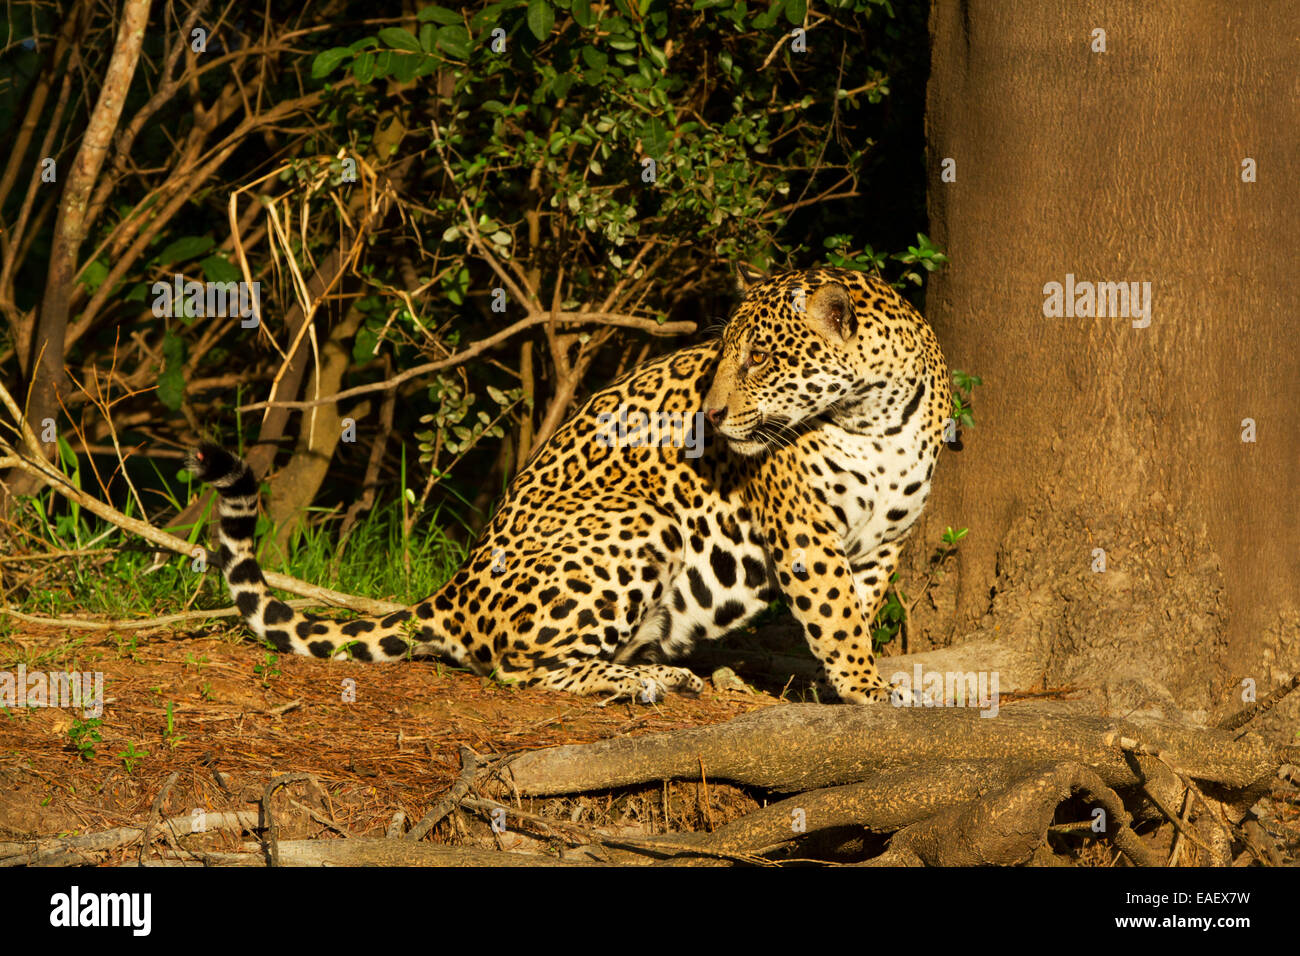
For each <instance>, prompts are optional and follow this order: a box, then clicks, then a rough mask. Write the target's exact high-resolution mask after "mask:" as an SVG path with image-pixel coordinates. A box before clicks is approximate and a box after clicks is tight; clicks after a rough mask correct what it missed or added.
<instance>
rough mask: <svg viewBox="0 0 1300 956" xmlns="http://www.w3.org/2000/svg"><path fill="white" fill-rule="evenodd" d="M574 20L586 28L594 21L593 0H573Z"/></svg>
mask: <svg viewBox="0 0 1300 956" xmlns="http://www.w3.org/2000/svg"><path fill="white" fill-rule="evenodd" d="M572 13H573V20H574V22H575V23H577V24H578V26H580V27H582V28H583V29H584V30H586V29H589V28H590V27H591V24H592V23H593V22H594V21H593V19H592V16H591V0H573V9H572Z"/></svg>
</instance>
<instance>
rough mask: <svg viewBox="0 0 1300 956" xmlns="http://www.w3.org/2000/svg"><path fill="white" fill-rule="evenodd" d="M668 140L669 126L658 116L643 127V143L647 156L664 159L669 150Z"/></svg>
mask: <svg viewBox="0 0 1300 956" xmlns="http://www.w3.org/2000/svg"><path fill="white" fill-rule="evenodd" d="M668 142H669V140H668V127H666V126H665V125H664V122H663V120H661V119H659V118H658V117H655V118H654V119H651V120H650V121H649V122H648V123H646V124H645V125H644V126H642V127H641V145H642V146H643V147H644V148H645V151H646V155H647V156H652V157H654V158H655V159H662V158H663V155H664V154H665V153H666V152H668Z"/></svg>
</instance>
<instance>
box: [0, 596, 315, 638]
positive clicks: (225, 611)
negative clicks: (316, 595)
mask: <svg viewBox="0 0 1300 956" xmlns="http://www.w3.org/2000/svg"><path fill="white" fill-rule="evenodd" d="M285 603H286V604H288V605H289V606H290V607H319V606H320V605H321V603H322V602H320V601H309V600H307V599H306V598H295V599H294V600H292V601H286V602H285ZM239 615H240V612H239V608H236V607H222V608H215V609H213V610H209V611H182V612H180V613H178V614H164V615H162V616H161V617H147V618H139V619H121V620H116V621H92V620H90V619H88V618H80V617H41V616H39V615H36V614H24V613H23V612H22V611H15V610H14V609H13V608H11V607H7V606H5V605H0V617H12V618H13V619H14V620H15V621H22V622H23V623H24V624H44V625H45V626H47V627H71V628H77V629H80V630H83V631H149V630H154V629H155V628H160V627H168V626H170V625H172V624H180V623H182V622H184V621H202V620H207V619H208V618H218V617H239Z"/></svg>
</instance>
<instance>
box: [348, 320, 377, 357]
mask: <svg viewBox="0 0 1300 956" xmlns="http://www.w3.org/2000/svg"><path fill="white" fill-rule="evenodd" d="M378 339H379V335H378V333H377V332H376V331H375V330H374V329H372V328H371V327H370V326H369V325H363V326H362V327H361V328H359V329H357V337H356V338H355V339H353V340H352V362H353V364H354V365H364V364H365V363H366V362H369V361H370V360H371V359H373V358H374V357H375V356H374V349H375V342H376V341H378Z"/></svg>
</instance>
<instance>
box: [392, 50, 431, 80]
mask: <svg viewBox="0 0 1300 956" xmlns="http://www.w3.org/2000/svg"><path fill="white" fill-rule="evenodd" d="M425 59H426V58H425V57H422V56H407V55H406V54H405V53H395V54H393V76H394V77H395V78H396V79H397V81H398V82H399V83H410V82H411V81H412V80H413V79H415V71H416V70H418V69H419V68H420V64H421V63H423V62H424V61H425Z"/></svg>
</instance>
